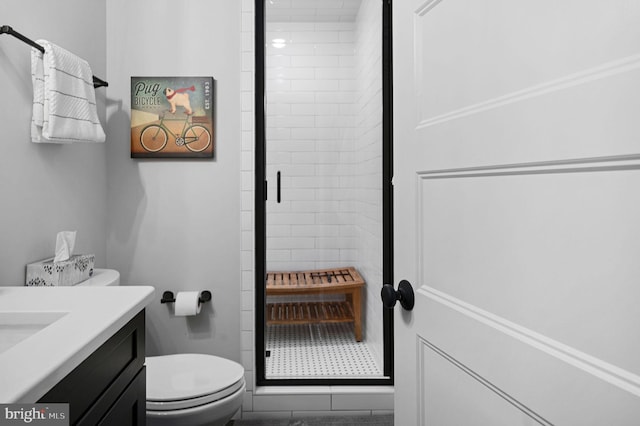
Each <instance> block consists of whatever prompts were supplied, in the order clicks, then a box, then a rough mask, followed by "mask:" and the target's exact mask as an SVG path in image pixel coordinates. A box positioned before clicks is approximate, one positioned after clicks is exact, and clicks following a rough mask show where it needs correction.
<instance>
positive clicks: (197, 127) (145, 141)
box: [140, 111, 211, 152]
mask: <svg viewBox="0 0 640 426" xmlns="http://www.w3.org/2000/svg"><path fill="white" fill-rule="evenodd" d="M167 112H170V111H165V112H164V113H163V114H162V115H161V116H160V123H158V124H149V125H148V126H147V127H145V128H144V129H143V130H142V133H140V145H142V147H143V148H144V149H146V150H147V151H149V152H159V151H162V150H163V149H164V148H165V147H166V146H167V142H168V141H169V135H171V136H172V137H173V139H174V140H175V142H176V145H177V146H184V147H186V148H187V149H188V150H189V151H191V152H202V151H204V150H205V149H207V148H209V145H211V133H209V130H207V128H206V127H204V126H203V125H201V124H194V123H193V120H197V119H198V117H192V116H191V115H188V114H187V113H186V112H185V117H184V119H181V118H167V117H166V113H167ZM165 121H182V122H183V124H182V131H181V132H180V133H179V134H176V133H174V132H173V131H171V129H170V128H168V127H167V126H166V125H165V124H164V123H165Z"/></svg>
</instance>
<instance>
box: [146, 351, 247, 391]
mask: <svg viewBox="0 0 640 426" xmlns="http://www.w3.org/2000/svg"><path fill="white" fill-rule="evenodd" d="M146 366H147V401H178V400H182V399H189V398H197V397H200V396H205V395H209V394H212V393H215V392H219V391H221V390H223V389H226V388H228V387H230V386H233V385H234V384H236V383H237V382H239V381H240V380H243V379H244V368H243V367H242V366H241V365H240V364H238V363H237V362H234V361H231V360H228V359H225V358H221V357H218V356H215V355H206V354H174V355H162V356H149V357H147V358H146Z"/></svg>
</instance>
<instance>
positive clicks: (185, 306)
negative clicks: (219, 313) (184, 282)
mask: <svg viewBox="0 0 640 426" xmlns="http://www.w3.org/2000/svg"><path fill="white" fill-rule="evenodd" d="M174 309H175V311H174V314H175V316H177V317H186V316H192V315H197V314H199V313H200V309H201V305H200V292H199V291H179V292H178V295H177V296H176V302H175V304H174Z"/></svg>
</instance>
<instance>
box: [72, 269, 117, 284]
mask: <svg viewBox="0 0 640 426" xmlns="http://www.w3.org/2000/svg"><path fill="white" fill-rule="evenodd" d="M76 285H79V286H95V287H102V286H116V285H120V272H118V271H116V270H115V269H98V268H96V269H94V270H93V274H92V275H91V278H88V279H86V280H84V281H82V282H81V283H78V284H76Z"/></svg>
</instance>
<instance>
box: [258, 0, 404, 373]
mask: <svg viewBox="0 0 640 426" xmlns="http://www.w3.org/2000/svg"><path fill="white" fill-rule="evenodd" d="M380 1H381V3H382V22H381V25H382V70H381V71H382V104H383V105H382V133H383V134H382V150H383V152H382V180H383V182H382V222H383V225H382V247H383V250H382V262H383V265H382V278H383V282H384V283H393V279H394V278H393V184H392V179H393V91H392V90H393V87H392V82H393V74H392V72H393V67H392V39H391V36H392V31H391V21H392V19H391V18H392V16H391V12H392V8H391V6H392V4H391V3H392V0H380ZM254 41H255V105H254V110H255V194H254V195H255V280H256V282H255V362H256V385H257V386H294V385H311V386H313V385H318V386H320V385H322V386H329V385H393V377H394V374H393V311H392V310H390V309H383V318H382V322H383V334H384V337H383V340H384V342H383V344H384V348H383V356H384V365H383V370H384V371H383V375H384V377H381V378H362V379H360V378H345V379H340V378H326V379H325V378H309V379H303V378H300V379H298V378H295V379H268V378H266V370H265V356H266V345H265V334H266V324H265V321H264V318H265V307H266V288H265V286H266V274H267V271H266V263H267V262H266V253H267V238H266V230H267V227H266V219H267V212H266V201H267V179H266V128H265V122H266V120H265V94H266V93H265V0H255V40H254ZM380 303H382V302H381V301H380Z"/></svg>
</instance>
